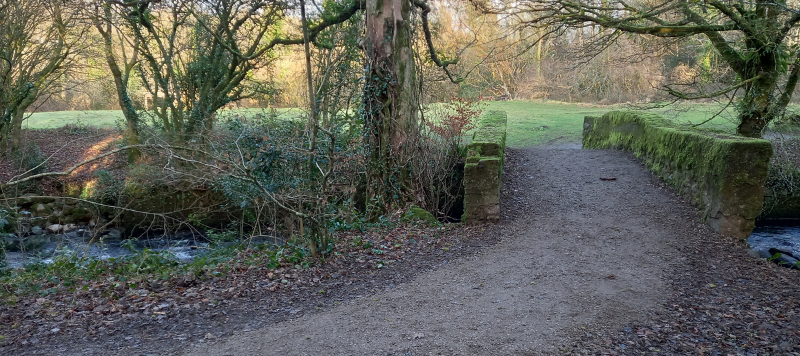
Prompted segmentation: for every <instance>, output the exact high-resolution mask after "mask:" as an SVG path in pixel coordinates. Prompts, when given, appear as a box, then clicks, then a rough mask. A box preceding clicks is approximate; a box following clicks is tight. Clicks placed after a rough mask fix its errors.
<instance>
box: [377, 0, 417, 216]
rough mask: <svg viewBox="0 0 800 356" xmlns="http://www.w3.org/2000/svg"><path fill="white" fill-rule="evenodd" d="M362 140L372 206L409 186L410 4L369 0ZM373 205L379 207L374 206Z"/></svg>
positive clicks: (413, 94) (413, 108)
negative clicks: (365, 153)
mask: <svg viewBox="0 0 800 356" xmlns="http://www.w3.org/2000/svg"><path fill="white" fill-rule="evenodd" d="M366 12H367V15H366V34H365V46H364V50H365V51H366V58H367V62H366V63H365V67H366V68H365V84H364V99H363V100H364V104H363V105H364V118H363V120H364V138H365V140H364V141H365V145H366V149H367V153H368V158H367V159H368V163H367V164H368V168H367V197H370V198H372V199H373V200H372V201H370V202H368V205H372V206H373V207H372V208H371V209H370V210H375V211H384V210H385V209H386V208H387V207H386V204H387V201H386V200H387V199H389V200H390V199H392V198H393V197H395V196H397V197H400V195H402V194H403V192H407V191H408V190H409V186H408V179H409V172H408V163H409V162H408V160H409V159H410V157H409V156H410V153H411V152H412V150H413V145H414V140H416V137H417V136H418V132H419V120H418V119H417V111H418V108H419V102H418V99H417V90H416V89H417V88H416V77H415V75H416V70H415V67H414V49H413V48H412V43H413V41H412V32H411V31H412V24H411V3H410V2H409V1H408V0H384V1H367V9H366ZM375 208H377V209H375Z"/></svg>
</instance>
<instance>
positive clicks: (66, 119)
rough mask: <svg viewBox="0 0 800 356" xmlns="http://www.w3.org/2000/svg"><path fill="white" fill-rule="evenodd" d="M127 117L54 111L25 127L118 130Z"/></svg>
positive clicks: (291, 112)
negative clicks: (89, 127)
mask: <svg viewBox="0 0 800 356" xmlns="http://www.w3.org/2000/svg"><path fill="white" fill-rule="evenodd" d="M275 111H276V113H277V114H278V117H284V118H288V117H292V116H299V115H301V114H302V113H303V111H302V110H300V109H275ZM256 113H264V114H269V113H270V109H235V110H222V111H220V112H219V116H220V117H222V118H223V119H224V118H226V117H230V116H231V115H236V114H250V115H252V114H256ZM124 119H125V117H124V116H123V115H122V111H119V110H95V111H54V112H42V113H35V114H33V115H31V117H30V118H28V119H27V120H25V123H24V125H25V126H27V127H28V128H30V129H53V128H58V127H64V126H66V125H81V126H83V125H85V126H94V127H99V128H116V127H117V122H119V123H122V121H123V120H124Z"/></svg>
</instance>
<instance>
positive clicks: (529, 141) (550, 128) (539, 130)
mask: <svg viewBox="0 0 800 356" xmlns="http://www.w3.org/2000/svg"><path fill="white" fill-rule="evenodd" d="M624 109H636V108H634V107H630V106H624V105H614V106H603V105H592V104H576V103H560V102H550V101H492V102H487V106H486V110H504V111H506V112H507V113H508V145H509V146H511V147H528V146H536V145H542V144H549V143H567V142H580V140H581V135H582V131H583V117H584V116H587V115H602V114H604V113H606V112H608V111H611V110H624ZM649 111H650V112H655V113H658V114H661V115H663V116H664V117H665V118H668V119H671V120H674V121H676V122H680V123H691V124H697V123H700V122H703V121H704V120H705V119H706V118H709V117H711V116H713V115H714V114H715V113H716V112H717V111H719V108H718V107H717V106H714V105H706V104H692V105H691V106H686V105H683V106H681V107H680V108H679V107H674V106H670V107H668V108H661V109H652V110H649ZM275 112H276V113H277V114H278V115H279V117H282V118H291V117H298V116H301V115H302V114H303V112H304V111H303V110H300V109H275ZM255 113H265V114H266V113H270V111H269V109H235V110H224V111H221V112H220V114H219V115H220V117H221V118H223V119H224V118H226V117H230V116H232V115H238V114H245V115H247V114H255ZM731 116H732V115H731V113H730V112H726V113H725V115H720V117H717V118H715V119H714V120H713V121H711V122H709V123H707V124H704V125H703V126H702V127H704V128H713V129H717V130H724V131H729V132H732V131H733V130H734V129H735V127H736V126H735V124H734V123H733V121H732V120H731V119H730V117H731ZM122 120H123V116H122V112H121V111H119V110H99V111H59V112H47V113H36V114H33V115H32V116H31V117H30V118H29V119H28V120H27V121H26V124H25V125H26V126H27V127H29V128H31V129H46V128H56V127H62V126H65V125H69V124H74V125H87V126H95V127H100V128H115V127H117V122H120V123H121V122H122Z"/></svg>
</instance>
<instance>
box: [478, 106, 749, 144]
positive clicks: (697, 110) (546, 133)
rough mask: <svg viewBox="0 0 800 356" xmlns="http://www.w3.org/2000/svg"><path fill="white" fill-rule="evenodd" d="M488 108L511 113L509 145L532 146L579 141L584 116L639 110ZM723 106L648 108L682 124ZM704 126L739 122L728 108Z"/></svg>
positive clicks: (728, 129) (730, 126)
mask: <svg viewBox="0 0 800 356" xmlns="http://www.w3.org/2000/svg"><path fill="white" fill-rule="evenodd" d="M487 104H488V105H487V107H486V110H503V111H505V112H506V113H508V131H507V132H508V137H507V144H508V145H509V146H511V147H530V146H538V145H543V144H557V143H577V142H580V141H581V138H582V135H583V119H584V117H586V116H599V115H603V114H605V113H607V112H609V111H612V110H638V109H641V108H637V107H633V106H627V105H593V104H576V103H561V102H551V101H492V102H488V103H487ZM719 110H720V109H719V106H716V105H711V104H692V105H691V106H685V105H684V106H681V107H677V106H672V105H670V106H667V107H664V108H657V109H649V110H647V111H649V112H654V113H657V114H660V115H662V116H663V117H665V118H667V119H670V120H673V121H675V122H677V123H681V124H699V123H701V122H703V121H705V120H706V119H708V118H710V117H712V116H714V115H715V114H716V113H717V112H718V111H719ZM724 114H726V115H719V116H718V117H716V118H714V119H713V120H711V121H710V122H708V123H706V124H703V125H702V126H701V127H702V128H707V129H715V130H722V131H726V132H733V131H734V130H735V129H736V125H735V124H734V122H733V121H732V120H730V117H731V114H732V112H730V111H727V112H725V113H724Z"/></svg>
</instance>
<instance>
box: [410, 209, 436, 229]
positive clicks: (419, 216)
mask: <svg viewBox="0 0 800 356" xmlns="http://www.w3.org/2000/svg"><path fill="white" fill-rule="evenodd" d="M403 221H406V222H422V223H424V224H427V225H430V226H436V225H439V220H436V217H435V216H433V214H431V213H430V212H428V211H427V210H425V209H422V208H420V207H418V206H416V205H412V206H411V207H410V208H408V210H407V211H406V212H405V214H403Z"/></svg>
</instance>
